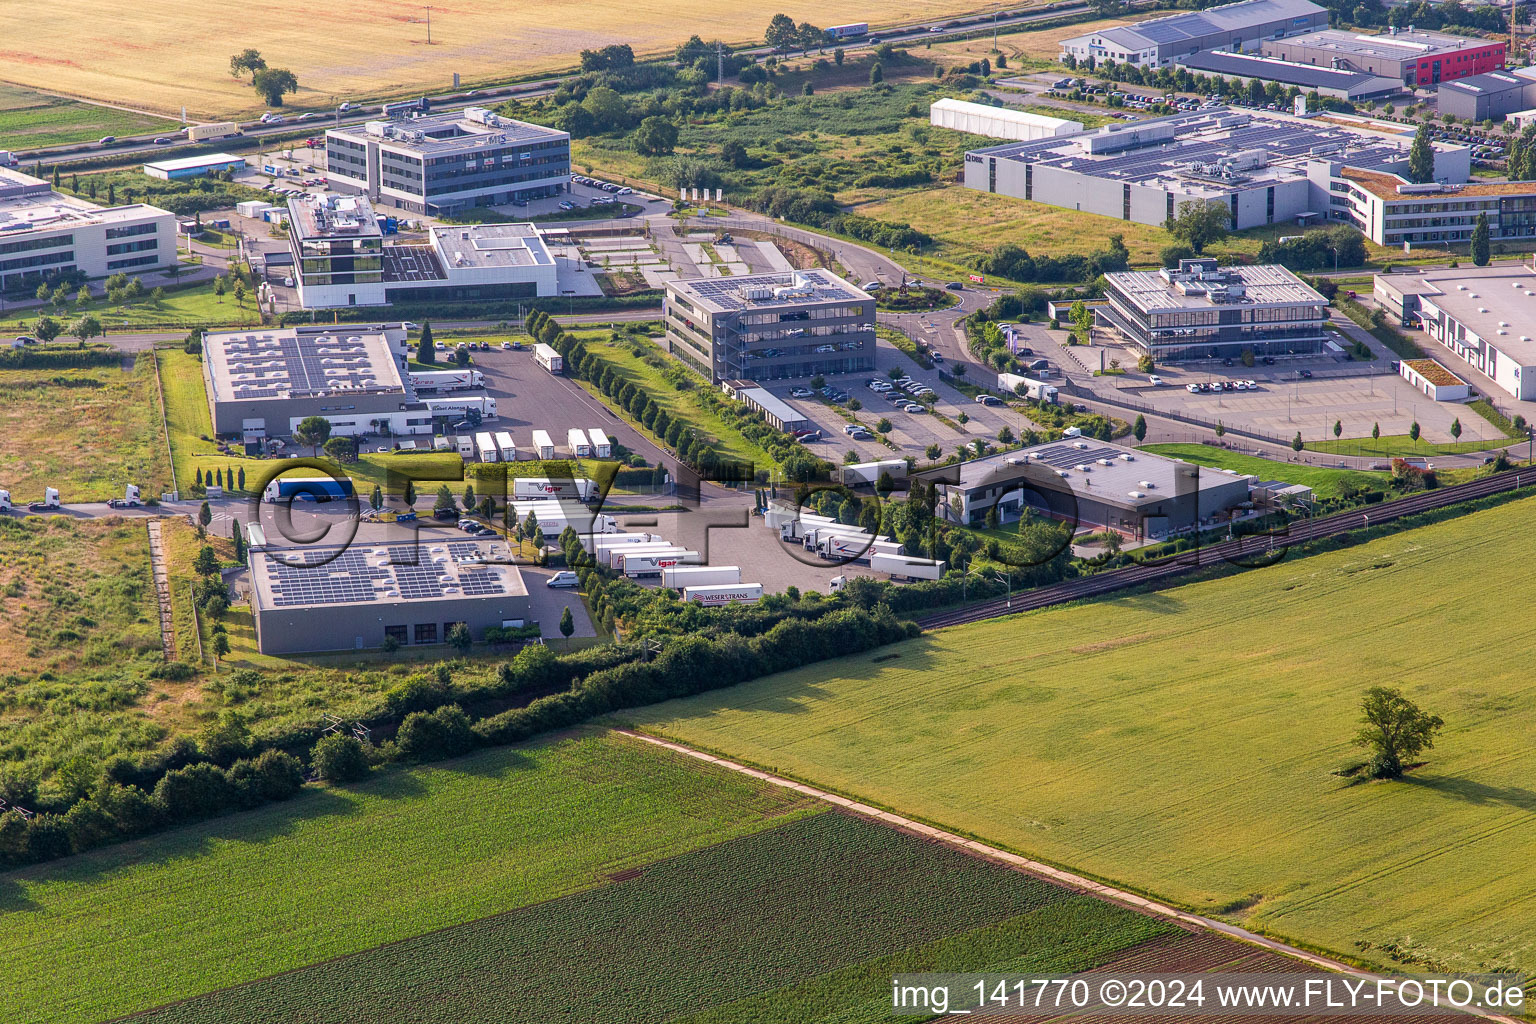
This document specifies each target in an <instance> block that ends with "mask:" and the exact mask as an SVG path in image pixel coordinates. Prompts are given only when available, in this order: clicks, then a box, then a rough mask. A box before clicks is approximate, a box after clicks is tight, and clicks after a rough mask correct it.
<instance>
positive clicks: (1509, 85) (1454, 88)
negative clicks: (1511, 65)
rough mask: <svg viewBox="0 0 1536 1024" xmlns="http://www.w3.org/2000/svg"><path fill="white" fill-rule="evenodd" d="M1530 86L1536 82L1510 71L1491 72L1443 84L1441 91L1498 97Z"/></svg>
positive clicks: (1441, 84)
mask: <svg viewBox="0 0 1536 1024" xmlns="http://www.w3.org/2000/svg"><path fill="white" fill-rule="evenodd" d="M1528 85H1536V82H1533V81H1531V80H1530V79H1529V78H1525V77H1523V76H1521V75H1514V74H1510V73H1509V72H1508V71H1489V72H1486V73H1485V74H1481V75H1468V76H1467V77H1466V78H1458V79H1456V81H1454V82H1441V83H1440V91H1442V92H1444V91H1446V90H1449V91H1451V92H1464V93H1466V94H1467V95H1469V96H1483V95H1487V96H1497V95H1500V94H1502V93H1506V92H1512V91H1513V90H1515V89H1524V88H1525V87H1526V86H1528Z"/></svg>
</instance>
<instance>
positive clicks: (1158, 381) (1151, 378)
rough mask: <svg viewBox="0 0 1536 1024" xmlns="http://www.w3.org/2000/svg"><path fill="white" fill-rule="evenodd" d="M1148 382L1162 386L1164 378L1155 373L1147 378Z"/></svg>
mask: <svg viewBox="0 0 1536 1024" xmlns="http://www.w3.org/2000/svg"><path fill="white" fill-rule="evenodd" d="M1147 383H1148V384H1151V385H1152V386H1153V387H1160V386H1162V383H1163V378H1161V377H1159V376H1158V375H1157V374H1155V373H1154V374H1152V375H1151V376H1149V377H1148V378H1147Z"/></svg>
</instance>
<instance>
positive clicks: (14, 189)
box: [0, 167, 176, 296]
mask: <svg viewBox="0 0 1536 1024" xmlns="http://www.w3.org/2000/svg"><path fill="white" fill-rule="evenodd" d="M175 262H176V217H175V215H173V214H172V213H170V212H169V211H167V210H162V209H159V208H158V207H154V206H148V205H145V204H143V203H131V204H128V205H126V206H95V205H93V204H91V203H88V202H86V201H85V200H83V199H76V198H74V197H73V196H66V195H63V194H61V193H59V192H55V191H54V190H53V187H52V186H51V185H49V184H48V182H46V181H43V180H42V179H41V178H34V177H32V176H31V175H29V174H22V173H21V172H20V171H17V170H14V169H10V168H4V167H0V294H5V295H10V296H17V295H23V294H30V293H32V292H33V291H36V289H37V286H38V284H40V283H43V282H49V281H54V280H61V279H62V280H74V279H76V278H78V277H81V276H83V277H86V278H100V277H108V276H110V275H112V274H116V273H118V272H123V273H126V274H130V275H132V274H141V273H144V272H146V271H150V270H158V269H160V268H162V267H168V266H170V265H172V264H173V263H175Z"/></svg>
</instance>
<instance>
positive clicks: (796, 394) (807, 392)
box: [789, 388, 816, 398]
mask: <svg viewBox="0 0 1536 1024" xmlns="http://www.w3.org/2000/svg"><path fill="white" fill-rule="evenodd" d="M814 394H816V392H814V391H812V390H811V389H810V388H790V389H789V397H790V398H810V397H811V396H812V395H814Z"/></svg>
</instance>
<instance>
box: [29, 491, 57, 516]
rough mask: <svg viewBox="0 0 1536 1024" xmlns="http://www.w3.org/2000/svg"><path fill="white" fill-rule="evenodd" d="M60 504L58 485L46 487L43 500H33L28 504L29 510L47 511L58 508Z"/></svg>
mask: <svg viewBox="0 0 1536 1024" xmlns="http://www.w3.org/2000/svg"><path fill="white" fill-rule="evenodd" d="M59 506H60V502H59V489H58V488H57V487H44V488H43V500H42V501H34V502H32V503H31V504H30V505H28V506H27V511H28V512H46V511H48V510H49V509H51V508H58V507H59Z"/></svg>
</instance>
